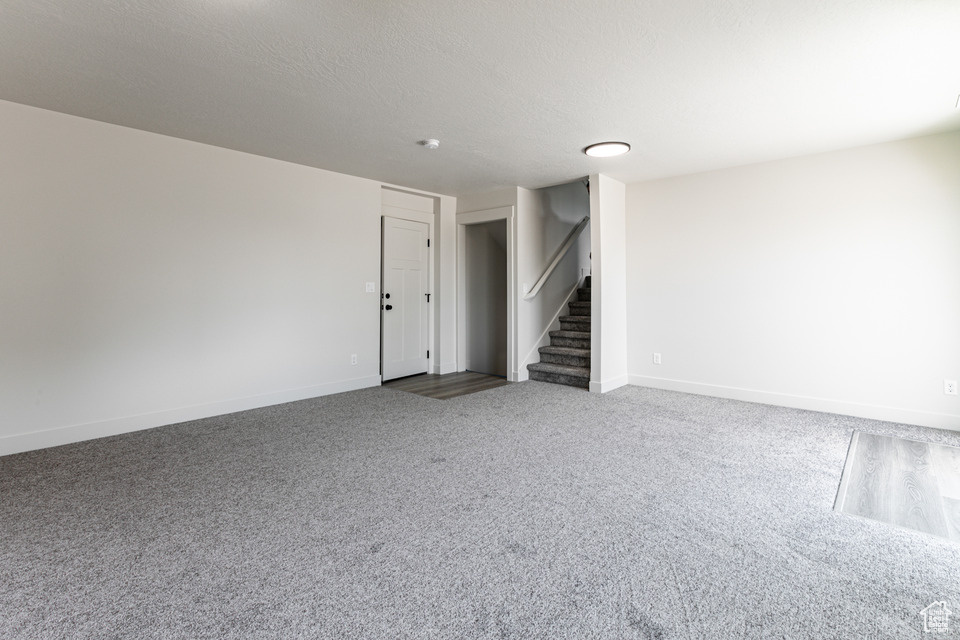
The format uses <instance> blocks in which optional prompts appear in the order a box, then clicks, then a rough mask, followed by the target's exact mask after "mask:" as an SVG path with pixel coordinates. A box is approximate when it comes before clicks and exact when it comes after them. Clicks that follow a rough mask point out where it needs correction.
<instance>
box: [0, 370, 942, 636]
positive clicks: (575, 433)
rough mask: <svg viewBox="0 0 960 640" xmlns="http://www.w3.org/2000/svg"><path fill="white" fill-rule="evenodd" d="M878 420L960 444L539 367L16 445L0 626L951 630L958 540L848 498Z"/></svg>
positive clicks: (5, 472)
mask: <svg viewBox="0 0 960 640" xmlns="http://www.w3.org/2000/svg"><path fill="white" fill-rule="evenodd" d="M855 429H858V430H863V431H868V432H875V433H888V434H896V435H901V436H904V437H909V438H914V439H919V440H929V441H934V442H941V443H945V444H951V445H958V444H960V434H957V433H948V432H939V431H934V430H927V429H921V428H915V427H906V426H898V425H892V424H887V423H879V422H872V421H869V420H860V419H855V418H845V417H841V416H834V415H829V414H818V413H812V412H805V411H797V410H791V409H783V408H775V407H768V406H762V405H755V404H748V403H743V402H736V401H729V400H719V399H713V398H706V397H701V396H693V395H686V394H680V393H671V392H665V391H654V390H648V389H640V388H623V389H620V390H618V391H615V392H613V393H611V394H607V395H604V396H599V395H596V394H588V393H586V392H584V391H581V390H578V389H573V388H569V387H561V386H556V385H549V384H545V383H538V382H527V383H523V384H514V385H510V386H506V387H501V388H499V389H494V390H490V391H485V392H482V393H478V394H474V395H470V396H464V397H461V398H456V399H453V400H447V401H438V400H432V399H429V398H424V397H420V396H416V395H412V394H408V393H403V392H399V391H392V390H389V389H384V388H377V389H367V390H364V391H357V392H351V393H346V394H341V395H337V396H328V397H325V398H319V399H316V400H308V401H303V402H297V403H292V404H287V405H281V406H278V407H270V408H265V409H258V410H255V411H249V412H244V413H239V414H233V415H228V416H222V417H218V418H212V419H208V420H201V421H196V422H191V423H185V424H180V425H174V426H170V427H163V428H160V429H154V430H151V431H144V432H140V433H134V434H127V435H124V436H117V437H114V438H107V439H103V440H99V441H93V442H87V443H80V444H76V445H70V446H66V447H60V448H57V449H50V450H46V451H39V452H32V453H26V454H20V455H15V456H7V457H4V458H0V637H2V638H5V639H7V638H10V639H18V638H341V637H343V638H577V639H581V638H662V639H667V638H897V639H904V638H923V637H927V638H929V637H931V636H930V635H929V634H924V633H923V632H922V619H921V617H920V615H919V612H920V610H921V609H922V608H924V607H925V606H927V605H928V604H930V603H931V602H933V601H934V600H945V601H947V603H948V604H949V605H950V607H951V608H952V609H953V610H954V611H960V545H956V544H953V543H950V542H948V541H945V540H941V539H939V538H935V537H932V536H926V535H923V534H920V533H915V532H911V531H907V530H900V529H896V528H893V527H890V526H888V525H884V524H881V523H877V522H871V521H868V520H862V519H857V518H853V517H850V516H846V515H842V514H838V513H835V512H834V511H833V510H832V505H833V501H834V498H835V495H836V491H837V485H838V483H839V480H840V473H841V470H842V468H843V463H844V458H845V455H846V451H847V445H848V443H849V441H850V436H851V433H852V432H853V430H855ZM937 637H949V638H960V618H958V617H956V616H955V618H954V619H951V632H950V634H941V635H938V636H937Z"/></svg>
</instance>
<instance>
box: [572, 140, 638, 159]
mask: <svg viewBox="0 0 960 640" xmlns="http://www.w3.org/2000/svg"><path fill="white" fill-rule="evenodd" d="M627 151H630V145H628V144H627V143H626V142H598V143H597V144H592V145H590V146H589V147H587V148H586V149H584V150H583V152H584V153H585V154H587V155H588V156H592V157H594V158H610V157H612V156H622V155H623V154H625V153H626V152H627Z"/></svg>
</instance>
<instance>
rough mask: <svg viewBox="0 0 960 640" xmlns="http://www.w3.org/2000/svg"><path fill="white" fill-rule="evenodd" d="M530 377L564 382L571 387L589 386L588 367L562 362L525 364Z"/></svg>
mask: <svg viewBox="0 0 960 640" xmlns="http://www.w3.org/2000/svg"><path fill="white" fill-rule="evenodd" d="M527 370H528V371H529V372H530V379H531V380H536V381H539V382H552V383H554V384H565V385H568V386H571V387H581V388H584V389H587V388H589V387H590V369H589V368H587V367H569V366H566V365H562V364H551V363H548V362H538V363H535V364H530V365H527Z"/></svg>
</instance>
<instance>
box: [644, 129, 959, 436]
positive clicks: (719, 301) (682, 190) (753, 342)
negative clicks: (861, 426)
mask: <svg viewBox="0 0 960 640" xmlns="http://www.w3.org/2000/svg"><path fill="white" fill-rule="evenodd" d="M627 211H628V218H627V244H628V247H629V253H628V262H627V266H628V300H629V309H628V317H629V325H630V329H629V351H630V360H629V367H630V372H631V374H632V377H631V381H632V382H634V383H636V384H642V385H649V386H655V387H663V388H669V389H679V390H684V391H692V392H697V393H706V394H711V395H719V396H727V397H736V398H743V399H748V400H756V401H760V402H770V403H774V404H784V405H788V406H798V407H805V408H811V409H817V410H825V411H834V412H838V413H847V414H852V415H860V416H865V417H873V418H879V419H887V420H894V421H903V422H910V423H916V424H923V425H929V426H938V427H947V428H954V429H958V428H960V400H958V397H957V396H947V395H944V393H943V379H944V378H950V379H954V380H956V379H960V133H952V134H946V135H937V136H930V137H924V138H916V139H912V140H906V141H901V142H895V143H889V144H882V145H875V146H870V147H864V148H859V149H854V150H849V151H842V152H836V153H828V154H822V155H817V156H810V157H803V158H796V159H790V160H783V161H778V162H769V163H764V164H758V165H752V166H746V167H740V168H734V169H728V170H724V171H715V172H711V173H704V174H699V175H693V176H687V177H681V178H674V179H668V180H661V181H656V182H649V183H640V184H633V185H630V186H629V187H628V190H627ZM653 352H659V353H662V358H663V364H662V365H660V366H656V365H654V364H652V358H651V354H652V353H653Z"/></svg>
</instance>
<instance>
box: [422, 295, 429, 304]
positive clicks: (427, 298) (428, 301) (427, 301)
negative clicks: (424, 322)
mask: <svg viewBox="0 0 960 640" xmlns="http://www.w3.org/2000/svg"><path fill="white" fill-rule="evenodd" d="M423 295H425V296H427V302H430V294H429V293H425V294H423Z"/></svg>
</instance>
